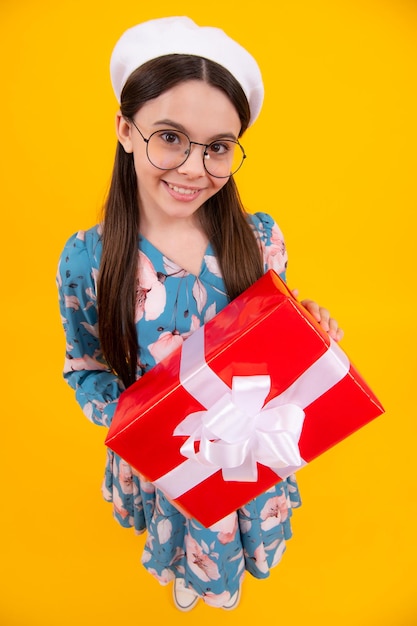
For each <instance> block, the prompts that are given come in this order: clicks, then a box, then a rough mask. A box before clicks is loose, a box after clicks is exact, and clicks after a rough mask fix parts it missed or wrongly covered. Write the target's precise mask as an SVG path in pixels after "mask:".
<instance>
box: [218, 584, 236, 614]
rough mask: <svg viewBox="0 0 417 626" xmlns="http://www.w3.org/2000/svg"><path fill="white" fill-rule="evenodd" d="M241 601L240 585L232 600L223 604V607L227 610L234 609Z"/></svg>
mask: <svg viewBox="0 0 417 626" xmlns="http://www.w3.org/2000/svg"><path fill="white" fill-rule="evenodd" d="M239 602H240V587H239V589H238V590H237V591H236V593H234V594H233V595H232V597H231V598H230V600H229V601H228V602H226V604H223V606H222V609H225V611H232V610H233V609H235V608H236V607H237V605H238V604H239Z"/></svg>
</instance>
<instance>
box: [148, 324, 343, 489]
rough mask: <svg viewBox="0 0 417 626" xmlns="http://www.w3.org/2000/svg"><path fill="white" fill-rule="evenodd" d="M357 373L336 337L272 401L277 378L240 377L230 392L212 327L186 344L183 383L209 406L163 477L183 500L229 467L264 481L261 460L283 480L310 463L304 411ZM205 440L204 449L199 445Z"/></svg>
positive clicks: (179, 431)
mask: <svg viewBox="0 0 417 626" xmlns="http://www.w3.org/2000/svg"><path fill="white" fill-rule="evenodd" d="M348 372H349V360H348V358H347V356H346V355H345V354H344V352H343V351H342V350H341V349H340V348H339V347H338V345H337V344H336V343H335V342H333V341H332V340H330V346H329V347H328V349H327V350H326V352H325V353H324V354H323V355H322V356H321V357H319V358H318V359H317V361H315V363H313V364H312V365H311V366H310V367H309V368H308V369H307V370H306V371H305V372H304V373H303V374H302V375H301V376H300V377H299V378H298V379H297V380H296V381H295V382H294V383H293V384H292V385H290V386H289V387H288V388H287V389H286V390H285V391H284V392H283V393H281V394H279V395H278V396H276V397H275V398H273V399H272V400H270V402H268V403H267V404H266V405H264V402H265V399H266V397H267V396H268V393H269V390H270V377H269V376H267V375H265V376H243V377H242V376H235V377H234V378H233V380H232V388H231V389H230V388H229V386H228V385H226V383H225V382H224V381H223V380H222V379H221V378H219V377H218V376H217V374H216V373H215V372H214V371H213V370H212V369H211V368H210V366H209V365H208V363H207V362H206V360H205V352H204V327H202V328H201V329H199V330H198V331H196V332H195V333H193V334H192V335H191V336H190V337H189V338H188V339H187V340H186V341H185V342H184V344H183V347H182V355H181V364H180V382H181V384H182V386H183V387H184V388H185V389H186V390H187V391H188V392H189V393H190V394H191V395H192V396H194V397H195V398H196V399H197V400H198V402H199V403H200V404H201V405H202V406H204V407H206V409H207V410H206V411H198V412H196V413H191V414H189V415H188V416H187V417H186V418H185V419H184V420H183V421H182V422H181V423H180V424H179V425H178V426H177V428H176V429H175V431H174V435H186V436H187V437H188V439H187V440H186V442H185V443H184V444H183V446H182V447H181V453H182V454H183V456H185V457H186V459H187V460H186V461H184V462H183V463H181V464H180V465H178V466H177V467H175V468H174V469H172V470H171V471H169V472H167V473H166V474H165V475H163V476H161V477H160V478H159V479H157V480H156V481H155V485H156V486H157V487H159V488H161V489H162V490H164V491H165V492H166V493H167V494H168V495H169V496H170V497H171V498H173V499H175V498H178V497H179V496H181V495H182V494H183V493H185V492H187V491H189V490H190V489H191V488H193V487H195V486H196V485H198V484H199V483H200V482H202V481H203V480H205V479H206V478H208V477H210V476H211V475H213V474H215V473H216V472H217V471H219V470H221V471H222V473H223V478H224V480H227V481H228V480H238V481H248V482H253V481H256V480H257V463H258V462H259V463H262V464H263V465H267V466H269V467H270V468H271V469H273V470H274V471H275V472H276V473H277V475H278V476H279V477H280V478H281V479H283V478H286V477H287V476H289V475H290V474H291V473H293V472H294V471H295V470H297V469H299V468H300V467H302V466H303V465H305V463H306V461H304V460H303V459H302V458H301V456H300V451H299V448H298V442H299V439H300V436H301V432H302V427H303V421H304V409H305V408H306V407H307V406H308V405H309V404H311V403H312V402H313V401H314V400H316V399H317V398H319V397H320V396H321V395H323V394H324V393H326V392H327V391H328V390H329V389H330V388H331V387H333V386H334V385H336V384H337V383H338V382H339V381H340V380H342V378H344V376H346V374H347V373H348ZM197 441H199V442H200V447H199V451H198V452H196V450H195V444H196V442H197Z"/></svg>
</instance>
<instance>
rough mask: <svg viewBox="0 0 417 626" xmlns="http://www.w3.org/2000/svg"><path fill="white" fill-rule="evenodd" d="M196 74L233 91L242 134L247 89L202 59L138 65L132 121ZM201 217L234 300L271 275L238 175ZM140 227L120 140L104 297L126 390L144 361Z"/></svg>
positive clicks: (108, 348)
mask: <svg viewBox="0 0 417 626" xmlns="http://www.w3.org/2000/svg"><path fill="white" fill-rule="evenodd" d="M196 79H197V80H203V81H205V82H207V83H208V84H210V85H212V86H214V87H216V88H218V89H221V90H222V91H224V92H225V93H226V95H227V96H228V97H229V99H230V100H231V102H232V104H233V105H234V106H235V108H236V110H237V112H238V115H239V118H240V120H241V124H242V126H241V130H240V135H239V136H241V135H242V134H243V133H244V131H245V130H246V128H247V126H248V124H249V118H250V111H249V105H248V102H247V99H246V97H245V94H244V92H243V90H242V88H241V87H240V85H239V83H238V82H237V81H236V79H235V78H234V77H233V76H232V75H231V74H230V72H228V71H227V70H226V69H225V68H223V67H221V66H220V65H218V64H217V63H214V62H212V61H209V60H207V59H202V58H201V57H197V56H189V55H177V54H175V55H168V56H164V57H160V58H157V59H153V60H151V61H148V62H147V63H145V64H144V65H142V66H141V67H140V68H138V69H137V70H136V71H135V72H133V73H132V74H131V76H130V77H129V79H128V80H127V82H126V84H125V86H124V88H123V91H122V94H121V106H120V109H121V113H122V115H123V116H124V117H125V118H127V119H132V118H133V116H134V115H135V113H136V112H137V111H138V110H139V109H140V107H141V106H142V105H143V104H144V103H145V102H147V101H148V100H151V99H153V98H157V97H158V96H159V95H161V94H162V93H163V92H165V91H167V90H168V89H171V88H172V87H174V86H175V85H177V84H178V83H181V82H183V81H186V80H196ZM198 215H199V218H200V220H201V224H202V226H203V228H204V230H205V232H206V234H207V237H208V239H209V240H210V242H211V244H212V245H213V248H214V250H215V253H216V256H217V259H218V262H219V265H220V268H221V271H222V275H223V279H224V283H225V286H226V291H227V294H228V297H229V298H230V299H231V300H232V299H233V298H235V297H236V296H238V295H239V294H240V293H242V291H244V290H245V289H246V288H247V287H249V286H250V285H251V284H252V283H253V282H255V280H257V279H258V278H260V276H261V275H262V273H263V264H262V259H261V254H260V249H259V246H258V244H257V241H256V239H255V236H254V233H253V231H252V229H251V227H250V226H249V224H248V221H247V217H246V213H245V211H244V208H243V206H242V203H241V200H240V197H239V193H238V191H237V188H236V185H235V182H234V180H233V177H231V178H230V179H229V180H228V182H227V183H226V185H224V187H222V188H221V189H220V190H219V191H218V192H217V193H216V194H215V195H214V196H212V197H211V198H210V199H209V200H208V201H207V202H206V203H205V204H204V205H203V206H202V207H201V208H200V209H199V211H198ZM139 230H140V224H139V209H138V193H137V179H136V173H135V169H134V163H133V155H132V154H128V153H126V152H125V151H124V149H123V147H122V146H121V144H120V143H119V144H118V146H117V150H116V158H115V164H114V169H113V175H112V180H111V186H110V190H109V194H108V198H107V202H106V204H105V207H104V225H103V235H102V240H103V252H102V258H101V264H100V272H99V279H98V292H97V301H98V313H99V337H100V342H101V346H102V350H103V354H104V357H105V358H106V360H107V363H108V364H109V366H110V367H111V368H112V369H113V370H114V371H115V372H116V373H117V375H118V376H119V378H120V379H121V380H122V381H123V383H124V385H125V386H126V387H127V386H129V385H130V384H132V383H133V382H134V381H135V379H136V372H137V365H138V337H137V330H136V325H135V303H136V290H137V287H138V286H137V269H138V236H139Z"/></svg>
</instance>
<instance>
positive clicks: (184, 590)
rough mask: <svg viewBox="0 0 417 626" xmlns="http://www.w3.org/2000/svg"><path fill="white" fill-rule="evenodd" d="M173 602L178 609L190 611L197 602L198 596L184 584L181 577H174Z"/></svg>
mask: <svg viewBox="0 0 417 626" xmlns="http://www.w3.org/2000/svg"><path fill="white" fill-rule="evenodd" d="M172 595H173V597H174V604H175V606H176V607H177V609H179V610H180V611H191V609H193V608H194V607H195V605H196V604H197V602H198V600H199V596H198V595H197V594H196V593H195V591H193V590H192V589H190V588H188V587H186V586H185V583H184V579H183V578H176V579H175V580H174V585H173V587H172Z"/></svg>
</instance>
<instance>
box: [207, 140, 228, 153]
mask: <svg viewBox="0 0 417 626" xmlns="http://www.w3.org/2000/svg"><path fill="white" fill-rule="evenodd" d="M233 147H234V146H233V144H232V143H231V142H229V141H214V142H213V143H211V144H210V145H209V147H208V151H209V153H210V154H213V155H215V156H226V155H227V154H228V152H230V151H231V150H232V149H233Z"/></svg>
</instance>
